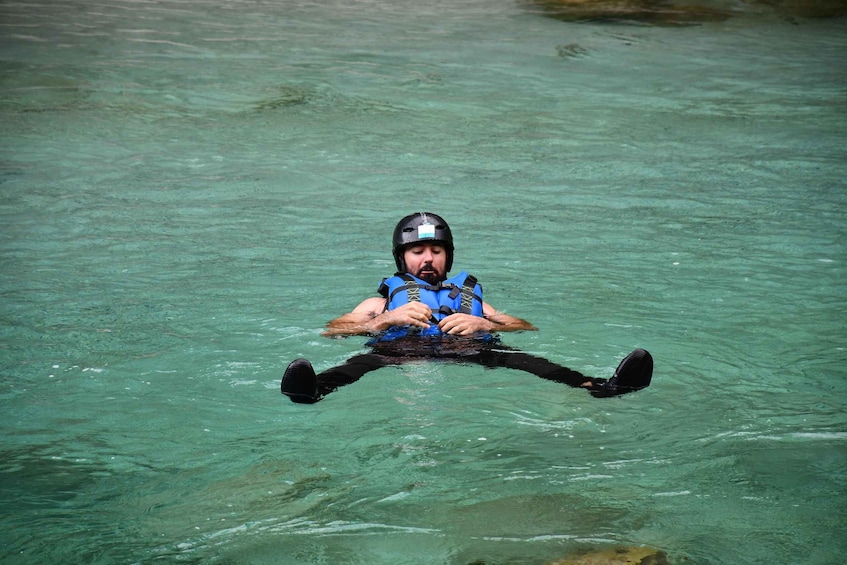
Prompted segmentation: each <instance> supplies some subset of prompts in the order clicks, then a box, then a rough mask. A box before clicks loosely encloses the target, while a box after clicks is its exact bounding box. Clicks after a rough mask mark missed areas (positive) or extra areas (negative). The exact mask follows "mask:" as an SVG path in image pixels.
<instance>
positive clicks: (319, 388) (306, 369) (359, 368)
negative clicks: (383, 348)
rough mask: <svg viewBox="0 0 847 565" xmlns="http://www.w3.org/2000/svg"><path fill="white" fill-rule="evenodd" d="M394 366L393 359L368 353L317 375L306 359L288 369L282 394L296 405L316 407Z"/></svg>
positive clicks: (283, 378)
mask: <svg viewBox="0 0 847 565" xmlns="http://www.w3.org/2000/svg"><path fill="white" fill-rule="evenodd" d="M393 364H394V360H392V359H391V358H389V357H385V356H382V355H374V354H372V353H366V354H364V355H356V356H355V357H351V358H350V359H348V360H347V361H346V362H345V363H344V364H342V365H338V366H337V367H333V368H331V369H327V370H326V371H324V372H322V373H321V374H319V375H315V370H314V369H313V368H312V364H311V363H309V362H308V361H307V360H306V359H296V360H294V361H292V362H291V364H290V365H288V368H287V369H286V370H285V374H284V375H283V377H282V382H281V383H280V392H282V394H284V395H286V396H287V397H288V398H290V399H291V401H292V402H299V403H303V404H313V403H315V402H317V401H318V400H320V399H321V398H323V397H324V396H326V395H327V394H329V393H330V392H332V391H334V390H337V389H338V388H339V387H342V386H344V385H349V384H350V383H354V382H356V381H358V380H359V379H360V378H362V375H364V374H365V373H369V372H371V371H375V370H377V369H380V368H382V367H385V366H387V365H393Z"/></svg>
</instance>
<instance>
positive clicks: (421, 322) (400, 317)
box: [382, 302, 494, 335]
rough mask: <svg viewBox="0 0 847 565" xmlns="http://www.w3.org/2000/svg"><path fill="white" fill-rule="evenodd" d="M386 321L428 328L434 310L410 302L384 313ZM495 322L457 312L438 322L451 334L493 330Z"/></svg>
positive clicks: (389, 323) (419, 303) (390, 323)
mask: <svg viewBox="0 0 847 565" xmlns="http://www.w3.org/2000/svg"><path fill="white" fill-rule="evenodd" d="M382 316H383V317H384V321H385V322H386V323H387V324H388V325H390V326H417V327H419V328H428V327H429V326H430V325H431V324H432V320H431V318H432V310H431V309H430V307H429V306H427V305H426V304H424V303H422V302H409V303H407V304H404V305H403V306H400V307H399V308H396V309H394V310H389V311H388V312H384V313H383V314H382ZM493 327H494V324H493V323H492V322H491V321H489V320H487V319H485V318H483V317H481V316H474V315H471V314H463V313H455V314H451V315H449V316H447V317H445V318H444V319H443V320H441V321H440V322H439V323H438V329H440V330H441V332H442V333H445V334H451V335H472V334H475V333H477V332H485V331H491V330H492V329H493Z"/></svg>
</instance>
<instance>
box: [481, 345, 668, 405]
mask: <svg viewBox="0 0 847 565" xmlns="http://www.w3.org/2000/svg"><path fill="white" fill-rule="evenodd" d="M466 360H467V361H473V362H476V363H479V364H480V365H483V366H485V367H489V368H493V367H506V368H509V369H516V370H519V371H526V372H528V373H532V374H533V375H536V376H539V377H541V378H542V379H547V380H550V381H555V382H557V383H562V384H566V385H568V386H572V387H579V388H586V389H588V391H589V392H590V393H591V395H592V396H594V397H598V398H604V397H609V396H619V395H621V394H626V393H628V392H634V391H636V390H640V389H642V388H645V387H646V386H648V385H649V384H650V380H651V378H652V375H653V357H652V356H651V355H650V353H649V352H647V351H646V350H644V349H636V350H635V351H633V352H632V353H630V354H629V355H627V356H626V357H625V358H624V359H623V361H621V363H620V365H618V368H617V370H616V371H615V373H614V375H612V378H610V379H603V378H596V377H587V376H585V375H583V374H582V373H579V372H577V371H574V370H573V369H568V368H567V367H562V366H561V365H557V364H556V363H553V362H552V361H548V360H547V359H544V358H542V357H535V356H534V355H529V354H528V353H523V352H522V351H518V350H516V349H510V348H507V347H499V348H497V349H490V350H484V351H481V352H479V354H477V355H473V356H470V357H467V358H466Z"/></svg>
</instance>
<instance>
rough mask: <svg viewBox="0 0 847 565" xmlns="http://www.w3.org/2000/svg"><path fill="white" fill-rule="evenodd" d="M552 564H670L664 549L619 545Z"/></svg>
mask: <svg viewBox="0 0 847 565" xmlns="http://www.w3.org/2000/svg"><path fill="white" fill-rule="evenodd" d="M550 565H668V558H667V555H665V553H664V552H663V551H657V550H655V549H651V548H649V547H618V548H614V549H599V550H591V551H588V552H586V553H580V554H578V555H573V556H570V557H566V558H564V559H561V560H559V561H554V562H553V563H551V564H550Z"/></svg>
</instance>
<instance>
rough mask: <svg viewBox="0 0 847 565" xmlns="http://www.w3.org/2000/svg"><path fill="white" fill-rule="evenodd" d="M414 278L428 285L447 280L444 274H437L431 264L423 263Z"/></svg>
mask: <svg viewBox="0 0 847 565" xmlns="http://www.w3.org/2000/svg"><path fill="white" fill-rule="evenodd" d="M415 276H416V277H418V278H419V279H421V280H422V281H426V282H428V283H429V284H438V283H440V282H441V281H443V280H444V279H446V278H447V277H446V276H444V273H439V272H438V271H437V270H436V269H435V268H434V267H433V266H432V264H431V263H425V264H424V265H423V266H421V268H420V269H418V272H417V274H416V275H415Z"/></svg>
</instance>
